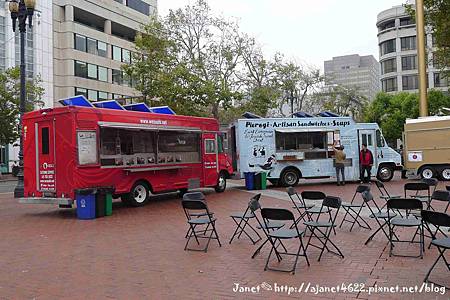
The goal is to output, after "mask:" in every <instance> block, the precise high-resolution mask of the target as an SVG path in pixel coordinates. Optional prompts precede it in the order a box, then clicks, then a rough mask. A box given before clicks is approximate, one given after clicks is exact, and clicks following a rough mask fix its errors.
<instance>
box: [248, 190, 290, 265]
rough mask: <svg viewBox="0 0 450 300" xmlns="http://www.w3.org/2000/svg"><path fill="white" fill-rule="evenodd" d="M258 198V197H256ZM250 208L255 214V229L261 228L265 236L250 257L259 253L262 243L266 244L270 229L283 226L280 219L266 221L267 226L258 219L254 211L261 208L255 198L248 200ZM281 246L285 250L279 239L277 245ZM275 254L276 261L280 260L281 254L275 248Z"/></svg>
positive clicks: (273, 229)
mask: <svg viewBox="0 0 450 300" xmlns="http://www.w3.org/2000/svg"><path fill="white" fill-rule="evenodd" d="M258 200H259V199H258ZM248 206H249V207H250V210H251V211H252V213H253V214H254V215H255V219H256V222H257V223H258V226H257V227H256V228H257V229H261V230H262V231H263V233H264V235H265V237H266V239H265V241H264V242H263V243H261V245H259V247H258V248H257V249H256V250H255V252H253V254H252V259H253V258H255V257H256V255H258V254H259V252H260V251H261V249H262V248H263V247H264V245H266V244H267V243H268V242H269V232H270V231H275V230H278V229H280V228H282V227H284V225H285V224H284V223H283V222H280V221H268V222H267V226H266V223H264V221H262V222H261V221H260V220H259V218H258V215H257V213H256V211H257V210H260V209H261V204H260V203H259V201H257V200H256V199H254V198H252V199H251V200H250V202H249V205H248ZM278 246H281V247H283V249H284V251H285V252H287V250H286V247H285V246H284V245H283V243H282V242H281V240H280V241H279V244H278V245H277V247H278ZM275 254H276V256H277V259H278V261H281V259H282V258H281V255H280V254H279V252H278V251H276V249H275Z"/></svg>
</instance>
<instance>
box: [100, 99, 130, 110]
mask: <svg viewBox="0 0 450 300" xmlns="http://www.w3.org/2000/svg"><path fill="white" fill-rule="evenodd" d="M93 104H94V106H95V107H98V108H107V109H117V110H124V109H123V107H122V105H120V104H119V103H118V102H117V101H116V100H106V101H98V102H94V103H93Z"/></svg>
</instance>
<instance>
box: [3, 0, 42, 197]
mask: <svg viewBox="0 0 450 300" xmlns="http://www.w3.org/2000/svg"><path fill="white" fill-rule="evenodd" d="M35 5H36V0H11V1H10V2H9V11H10V12H11V19H12V25H13V31H14V32H16V24H17V21H18V27H19V32H20V105H19V116H20V118H19V134H20V148H19V173H18V174H17V178H18V180H17V186H16V188H15V189H14V197H15V198H20V197H23V196H24V185H23V134H22V118H23V115H24V113H25V105H26V80H25V72H26V70H25V33H26V32H27V20H28V26H29V28H31V26H32V24H33V22H32V20H33V14H34V8H35Z"/></svg>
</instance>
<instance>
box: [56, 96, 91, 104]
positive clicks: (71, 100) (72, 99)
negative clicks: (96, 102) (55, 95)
mask: <svg viewBox="0 0 450 300" xmlns="http://www.w3.org/2000/svg"><path fill="white" fill-rule="evenodd" d="M58 102H59V103H61V104H62V105H64V106H70V105H72V106H83V107H93V106H92V104H91V102H89V100H88V99H86V97H84V96H83V95H78V96H74V97H70V98H67V99H61V100H59V101H58Z"/></svg>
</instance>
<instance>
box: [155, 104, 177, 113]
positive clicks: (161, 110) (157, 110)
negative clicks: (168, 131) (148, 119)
mask: <svg viewBox="0 0 450 300" xmlns="http://www.w3.org/2000/svg"><path fill="white" fill-rule="evenodd" d="M149 109H150V112H152V113H154V114H164V115H176V113H175V112H174V111H173V110H172V109H171V108H170V107H168V106H155V107H150V108H149Z"/></svg>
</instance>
